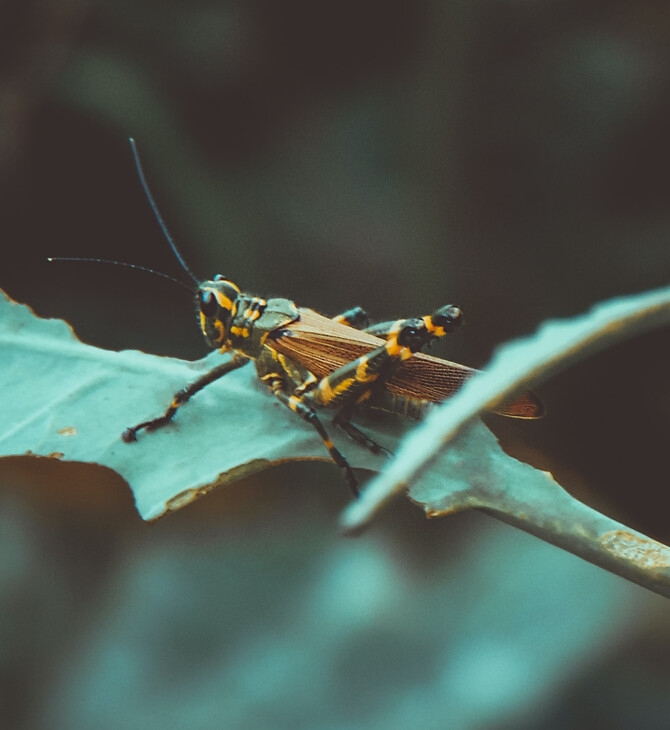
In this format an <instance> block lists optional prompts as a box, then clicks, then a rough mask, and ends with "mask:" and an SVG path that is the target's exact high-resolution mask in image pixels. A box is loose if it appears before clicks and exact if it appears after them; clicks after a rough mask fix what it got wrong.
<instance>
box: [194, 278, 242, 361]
mask: <svg viewBox="0 0 670 730" xmlns="http://www.w3.org/2000/svg"><path fill="white" fill-rule="evenodd" d="M239 294H240V289H239V287H238V286H237V285H236V284H233V282H232V281H229V280H228V279H226V277H225V276H221V274H217V275H216V276H215V277H214V278H213V279H211V280H208V281H203V282H201V283H200V284H198V291H197V294H196V305H197V307H198V313H199V318H200V329H201V330H202V333H203V334H204V335H205V338H206V340H207V342H208V343H209V345H210V347H212V348H213V349H220V348H222V347H224V346H225V341H226V335H227V333H228V330H229V327H230V323H231V320H232V318H233V317H234V316H235V313H236V311H237V303H238V297H239Z"/></svg>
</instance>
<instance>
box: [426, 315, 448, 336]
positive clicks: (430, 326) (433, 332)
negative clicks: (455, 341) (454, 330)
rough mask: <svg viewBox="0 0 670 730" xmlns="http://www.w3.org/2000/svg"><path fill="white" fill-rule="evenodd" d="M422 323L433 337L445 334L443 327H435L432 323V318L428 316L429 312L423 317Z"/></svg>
mask: <svg viewBox="0 0 670 730" xmlns="http://www.w3.org/2000/svg"><path fill="white" fill-rule="evenodd" d="M423 323H424V324H425V325H426V329H427V330H428V331H429V332H430V334H431V335H433V337H442V336H443V335H446V334H447V332H446V330H445V329H444V327H436V326H435V325H434V324H433V318H432V317H431V316H430V314H427V315H426V316H425V317H423Z"/></svg>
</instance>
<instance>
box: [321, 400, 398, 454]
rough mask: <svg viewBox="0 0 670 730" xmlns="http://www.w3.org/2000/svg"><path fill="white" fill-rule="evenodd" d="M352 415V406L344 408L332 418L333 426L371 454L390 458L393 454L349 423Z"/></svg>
mask: <svg viewBox="0 0 670 730" xmlns="http://www.w3.org/2000/svg"><path fill="white" fill-rule="evenodd" d="M353 413H354V407H353V406H345V407H344V408H342V409H340V411H339V412H338V413H337V414H336V415H335V417H334V418H333V426H336V427H337V428H341V429H342V430H343V431H344V432H345V433H346V434H347V436H349V438H350V439H351V440H352V441H355V442H356V443H357V444H358V445H359V446H362V447H363V448H365V449H368V451H371V452H372V453H373V454H383V455H384V456H388V457H391V456H393V453H392V452H391V451H389V450H388V449H386V448H384V447H383V446H382V445H381V444H380V443H377V441H375V440H374V439H372V438H370V436H368V435H367V434H366V433H365V431H362V430H361V429H360V428H358V426H356V425H354V424H353V423H352V422H351V417H352V416H353Z"/></svg>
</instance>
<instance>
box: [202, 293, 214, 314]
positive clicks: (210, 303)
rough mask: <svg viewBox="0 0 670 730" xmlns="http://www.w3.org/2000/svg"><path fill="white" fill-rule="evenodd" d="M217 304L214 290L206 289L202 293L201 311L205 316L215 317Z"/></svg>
mask: <svg viewBox="0 0 670 730" xmlns="http://www.w3.org/2000/svg"><path fill="white" fill-rule="evenodd" d="M217 306H218V304H217V301H216V297H215V296H214V294H213V292H211V291H205V292H203V293H202V294H201V295H200V311H201V312H202V313H203V314H204V315H205V317H213V316H214V315H215V314H216V310H217Z"/></svg>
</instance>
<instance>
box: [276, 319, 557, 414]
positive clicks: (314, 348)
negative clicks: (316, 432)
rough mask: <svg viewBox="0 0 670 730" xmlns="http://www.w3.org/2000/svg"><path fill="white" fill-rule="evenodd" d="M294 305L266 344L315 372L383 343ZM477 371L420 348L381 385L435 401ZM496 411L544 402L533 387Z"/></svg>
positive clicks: (536, 408) (536, 410)
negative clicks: (296, 315) (291, 317)
mask: <svg viewBox="0 0 670 730" xmlns="http://www.w3.org/2000/svg"><path fill="white" fill-rule="evenodd" d="M299 311H300V320H298V321H296V322H292V323H291V324H290V325H289V326H288V327H287V328H286V329H284V330H283V332H285V334H284V335H283V336H280V337H276V338H274V337H272V336H270V337H269V338H268V340H266V344H268V345H269V346H270V347H272V349H274V350H276V351H277V352H279V353H281V354H282V355H285V356H286V357H288V358H291V359H292V360H294V361H295V362H297V363H299V364H300V365H302V366H303V367H304V368H306V369H307V370H309V371H310V372H311V373H314V375H315V376H316V377H317V378H324V377H326V376H327V375H330V373H332V372H333V371H334V370H336V369H337V368H339V367H341V366H342V365H346V364H347V363H349V362H351V361H352V360H355V359H356V358H358V357H360V356H361V355H365V354H366V353H368V352H370V350H373V349H375V348H377V347H380V346H381V345H383V344H384V340H382V339H380V338H379V337H375V336H374V335H370V334H368V333H367V332H361V331H360V330H356V329H354V328H353V327H348V326H347V325H344V324H340V323H339V322H333V320H332V319H328V317H324V316H323V315H321V314H318V313H317V312H314V311H313V310H311V309H302V308H301V309H300V310H299ZM477 372H478V371H477V370H475V369H473V368H469V367H467V366H466V365H460V364H459V363H455V362H450V361H449V360H442V359H441V358H439V357H433V356H432V355H425V354H424V353H421V352H420V353H417V354H416V355H414V357H412V358H410V359H409V360H407V361H406V362H404V363H402V365H400V366H399V367H398V369H397V370H396V371H395V373H394V374H393V376H392V377H391V378H390V379H389V380H388V381H387V383H386V387H387V389H388V390H389V391H390V392H391V393H395V394H396V395H404V396H409V397H410V398H419V399H422V400H428V401H433V402H436V403H437V402H440V401H443V400H445V399H446V398H449V396H451V395H453V394H454V393H455V392H456V391H457V390H459V388H460V387H461V386H462V385H463V383H464V382H465V381H466V380H467V379H468V378H470V377H472V376H473V375H475V374H476V373H477ZM495 412H496V413H499V414H501V415H503V416H511V417H513V418H541V417H542V416H543V415H544V406H543V405H542V402H541V401H540V400H539V398H538V397H537V396H536V395H535V394H534V393H532V392H530V391H527V392H525V393H523V394H522V395H521V396H519V397H518V398H516V399H515V400H514V401H513V402H511V403H508V404H504V405H502V406H499V407H498V408H497V409H496V411H495Z"/></svg>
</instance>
